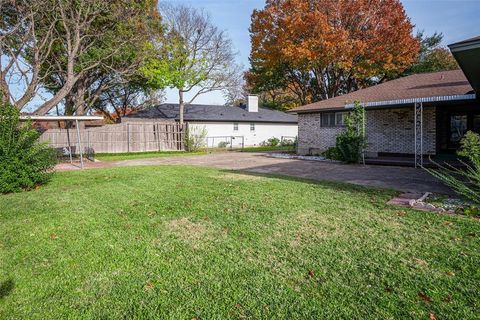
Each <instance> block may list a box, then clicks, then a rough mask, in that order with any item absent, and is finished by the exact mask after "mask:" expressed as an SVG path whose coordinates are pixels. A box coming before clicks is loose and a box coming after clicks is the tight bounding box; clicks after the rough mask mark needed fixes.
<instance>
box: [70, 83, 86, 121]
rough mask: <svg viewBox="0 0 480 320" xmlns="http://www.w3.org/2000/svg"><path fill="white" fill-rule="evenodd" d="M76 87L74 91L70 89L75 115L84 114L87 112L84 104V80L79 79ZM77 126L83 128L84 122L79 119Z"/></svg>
mask: <svg viewBox="0 0 480 320" xmlns="http://www.w3.org/2000/svg"><path fill="white" fill-rule="evenodd" d="M76 89H77V90H76V92H73V91H71V93H74V94H75V95H74V99H75V115H77V116H84V115H85V114H86V112H87V110H86V108H87V106H86V104H85V92H86V90H87V85H86V80H83V81H79V82H78V83H77V87H76ZM79 127H80V129H85V122H84V121H79Z"/></svg>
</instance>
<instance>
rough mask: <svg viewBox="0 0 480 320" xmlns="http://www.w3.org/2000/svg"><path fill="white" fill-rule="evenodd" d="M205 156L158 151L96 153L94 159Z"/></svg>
mask: <svg viewBox="0 0 480 320" xmlns="http://www.w3.org/2000/svg"><path fill="white" fill-rule="evenodd" d="M203 154H205V151H199V152H185V151H158V152H130V153H98V154H96V155H95V159H97V160H100V161H116V160H133V159H148V158H162V157H174V156H198V155H203Z"/></svg>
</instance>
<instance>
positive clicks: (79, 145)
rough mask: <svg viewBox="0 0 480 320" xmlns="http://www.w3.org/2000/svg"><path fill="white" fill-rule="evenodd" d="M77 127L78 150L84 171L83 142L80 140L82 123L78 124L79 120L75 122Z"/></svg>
mask: <svg viewBox="0 0 480 320" xmlns="http://www.w3.org/2000/svg"><path fill="white" fill-rule="evenodd" d="M75 126H76V127H77V139H78V150H79V152H80V168H82V169H83V150H82V141H81V139H80V123H79V122H78V120H75Z"/></svg>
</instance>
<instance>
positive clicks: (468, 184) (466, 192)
mask: <svg viewBox="0 0 480 320" xmlns="http://www.w3.org/2000/svg"><path fill="white" fill-rule="evenodd" d="M479 151H480V136H479V135H478V134H476V133H473V132H468V133H467V134H466V135H465V137H464V138H463V139H462V141H461V148H460V150H459V151H458V155H460V156H463V157H466V158H467V159H468V160H467V162H464V161H461V162H462V163H463V164H464V165H465V169H458V168H454V167H452V166H450V165H445V166H442V165H439V164H437V166H438V167H439V169H438V170H431V169H426V170H427V171H428V172H429V173H430V174H432V175H433V176H435V177H437V178H438V179H439V180H441V181H442V182H443V183H445V184H446V185H447V186H449V187H450V188H452V189H453V190H454V191H455V192H456V193H457V194H459V195H460V196H461V197H463V198H465V199H466V200H468V201H471V202H472V203H473V204H474V205H475V206H476V207H477V208H478V207H480V152H479Z"/></svg>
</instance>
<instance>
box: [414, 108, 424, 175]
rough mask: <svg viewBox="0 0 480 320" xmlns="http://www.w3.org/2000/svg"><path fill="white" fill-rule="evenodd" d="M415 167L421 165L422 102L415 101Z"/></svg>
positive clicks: (420, 166)
mask: <svg viewBox="0 0 480 320" xmlns="http://www.w3.org/2000/svg"><path fill="white" fill-rule="evenodd" d="M414 114H415V117H414V126H415V128H414V131H415V168H422V167H423V103H422V102H417V103H415V109H414Z"/></svg>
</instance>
